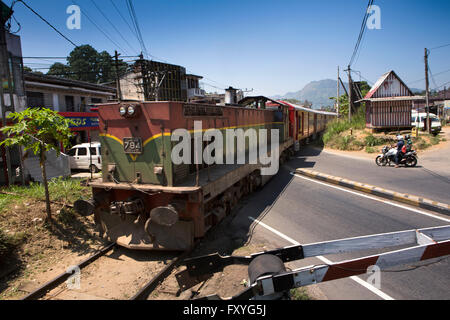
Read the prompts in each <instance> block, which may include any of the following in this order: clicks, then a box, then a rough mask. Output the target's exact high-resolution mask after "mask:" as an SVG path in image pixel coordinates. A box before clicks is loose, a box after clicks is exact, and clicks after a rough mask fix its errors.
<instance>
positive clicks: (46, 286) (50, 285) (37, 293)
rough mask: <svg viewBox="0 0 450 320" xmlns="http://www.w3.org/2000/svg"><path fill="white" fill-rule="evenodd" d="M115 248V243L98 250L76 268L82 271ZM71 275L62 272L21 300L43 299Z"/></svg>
mask: <svg viewBox="0 0 450 320" xmlns="http://www.w3.org/2000/svg"><path fill="white" fill-rule="evenodd" d="M115 246H116V244H115V243H110V244H108V245H106V246H105V247H103V248H102V249H100V251H98V252H97V253H96V254H94V255H93V256H91V257H89V258H87V259H86V260H83V261H82V262H81V263H80V264H79V265H78V266H77V267H78V268H80V269H83V268H84V267H86V266H88V265H89V264H91V263H92V262H94V261H95V260H97V259H98V258H100V257H102V256H104V255H105V254H106V253H108V252H109V251H110V250H111V249H112V248H114V247H115ZM71 275H72V273H68V272H63V273H61V274H60V275H59V276H57V277H55V278H54V279H52V280H50V281H48V282H47V283H45V284H44V285H42V286H41V287H39V288H37V289H36V290H35V291H33V292H31V293H29V294H28V295H26V296H25V297H23V298H22V299H21V300H36V299H39V298H41V297H43V296H44V295H45V294H47V292H48V291H50V290H51V289H54V288H55V287H57V286H58V285H60V284H61V283H63V282H64V281H66V280H67V279H68V278H69V277H70V276H71Z"/></svg>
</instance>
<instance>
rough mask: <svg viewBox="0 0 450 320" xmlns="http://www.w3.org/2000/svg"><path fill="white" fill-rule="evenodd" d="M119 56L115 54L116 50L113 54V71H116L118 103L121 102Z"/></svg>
mask: <svg viewBox="0 0 450 320" xmlns="http://www.w3.org/2000/svg"><path fill="white" fill-rule="evenodd" d="M119 56H120V54H118V53H117V50H116V51H115V54H114V60H115V62H114V65H115V67H116V68H115V69H116V88H117V99H118V100H119V102H121V101H122V90H121V88H120V78H119Z"/></svg>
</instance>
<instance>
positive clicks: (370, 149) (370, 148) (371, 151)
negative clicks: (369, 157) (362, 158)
mask: <svg viewBox="0 0 450 320" xmlns="http://www.w3.org/2000/svg"><path fill="white" fill-rule="evenodd" d="M366 152H367V153H375V152H377V150H376V149H375V148H373V147H366Z"/></svg>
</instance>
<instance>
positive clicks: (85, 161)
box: [67, 142, 102, 172]
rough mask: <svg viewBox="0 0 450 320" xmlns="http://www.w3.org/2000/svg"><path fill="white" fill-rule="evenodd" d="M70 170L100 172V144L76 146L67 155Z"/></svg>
mask: <svg viewBox="0 0 450 320" xmlns="http://www.w3.org/2000/svg"><path fill="white" fill-rule="evenodd" d="M67 155H68V156H69V160H70V169H86V170H90V171H92V172H98V171H100V170H101V168H102V152H101V146H100V142H92V143H83V144H79V145H76V146H75V147H73V148H72V149H70V151H69V152H68V153H67Z"/></svg>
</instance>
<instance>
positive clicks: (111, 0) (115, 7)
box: [109, 0, 139, 41]
mask: <svg viewBox="0 0 450 320" xmlns="http://www.w3.org/2000/svg"><path fill="white" fill-rule="evenodd" d="M109 1H110V2H111V4H112V5H113V7H114V9H116V11H117V13H118V14H119V15H120V17H121V18H122V20H123V21H124V22H125V23H126V25H127V26H128V29H130V31H131V33H132V34H133V35H134V36H136V38H137V39H138V41H139V37H138V36H137V34H136V33H135V32H136V31H135V30H133V28H132V27H131V26H130V24H129V23H128V21H127V19H125V17H124V16H123V14H122V12H120V10H119V8H117V6H116V4H115V3H114V1H113V0H109Z"/></svg>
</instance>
